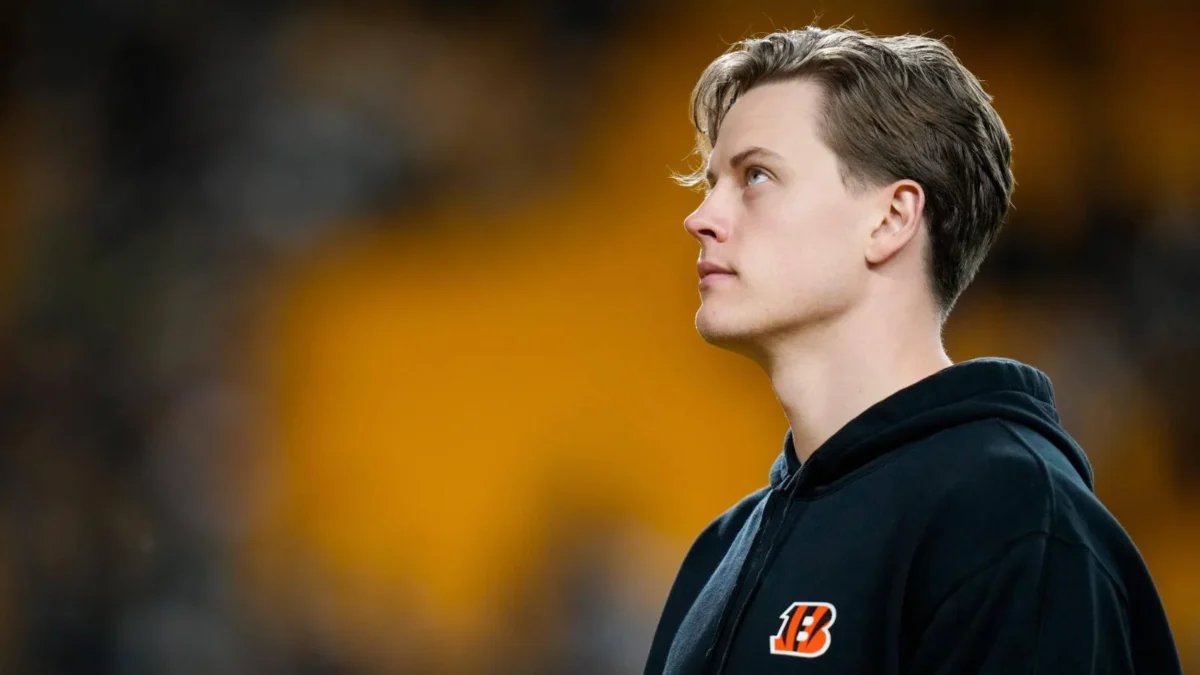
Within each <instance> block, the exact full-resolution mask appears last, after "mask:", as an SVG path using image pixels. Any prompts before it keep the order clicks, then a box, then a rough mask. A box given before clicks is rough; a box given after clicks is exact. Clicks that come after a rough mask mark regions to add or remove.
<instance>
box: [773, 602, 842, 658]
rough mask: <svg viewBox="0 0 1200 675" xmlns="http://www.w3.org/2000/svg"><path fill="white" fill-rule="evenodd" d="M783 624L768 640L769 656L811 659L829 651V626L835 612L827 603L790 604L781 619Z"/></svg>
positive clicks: (834, 616)
mask: <svg viewBox="0 0 1200 675" xmlns="http://www.w3.org/2000/svg"><path fill="white" fill-rule="evenodd" d="M780 618H781V619H783V625H781V626H780V627H779V632H778V633H777V634H775V635H774V636H772V637H771V653H772V654H781V655H783V656H799V657H802V658H813V657H815V656H820V655H822V654H824V653H825V650H827V649H829V642H830V640H831V639H832V637H831V636H830V634H829V627H830V626H832V625H833V620H834V619H836V618H837V610H836V609H834V607H833V605H831V604H829V603H828V602H793V603H792V606H791V607H788V608H787V611H786V612H784V613H783V614H782V615H781V616H780Z"/></svg>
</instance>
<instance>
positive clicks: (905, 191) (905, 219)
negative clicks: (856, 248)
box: [866, 180, 925, 265]
mask: <svg viewBox="0 0 1200 675" xmlns="http://www.w3.org/2000/svg"><path fill="white" fill-rule="evenodd" d="M883 197H884V198H885V199H886V200H887V205H886V211H885V212H884V216H883V218H882V220H880V222H879V223H878V224H877V225H876V227H875V229H874V230H872V232H871V239H870V242H869V243H868V245H867V256H866V257H867V262H868V263H870V264H872V265H878V264H881V263H884V262H886V261H887V260H889V259H890V258H892V257H893V256H895V255H896V254H897V253H899V252H900V251H901V250H903V249H904V247H905V246H907V245H908V243H909V242H910V241H912V240H913V239H914V238H915V237H916V234H917V231H918V230H919V229H920V227H921V217H922V215H923V212H924V210H925V192H924V190H922V189H921V186H920V185H918V184H917V183H916V182H914V181H911V180H901V181H897V182H896V183H893V184H892V185H889V186H887V187H886V188H885V193H884V195H883Z"/></svg>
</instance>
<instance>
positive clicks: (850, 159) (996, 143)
mask: <svg viewBox="0 0 1200 675" xmlns="http://www.w3.org/2000/svg"><path fill="white" fill-rule="evenodd" d="M793 79H811V80H813V81H815V82H817V83H819V84H820V85H821V86H822V89H823V91H824V97H823V99H824V100H823V110H822V116H821V129H820V133H821V135H822V139H823V140H824V142H825V144H826V145H827V146H828V147H829V148H830V149H831V150H832V151H833V152H834V154H835V155H836V156H837V158H838V161H839V166H840V170H841V174H842V180H843V181H844V182H845V183H846V185H847V186H848V187H853V186H860V187H865V186H874V185H877V186H882V185H886V184H888V183H890V182H892V181H896V180H900V179H904V178H907V179H910V180H913V181H916V182H917V183H918V184H920V185H921V187H922V188H923V189H924V191H925V213H924V215H925V223H926V227H927V228H928V233H929V241H930V246H929V250H928V255H927V269H928V271H929V278H930V284H931V287H932V288H931V290H932V293H933V296H934V300H935V302H936V304H937V309H938V311H939V315H940V317H941V318H943V319H944V318H945V317H946V316H947V315H948V314H949V312H950V310H951V308H952V307H953V306H954V303H955V301H956V300H957V299H958V297H959V295H961V294H962V292H963V290H964V289H965V288H966V287H967V285H968V284H970V282H971V280H972V279H973V278H974V277H975V274H976V272H978V270H979V267H980V265H981V264H982V263H983V259H984V258H985V257H986V256H987V253H988V251H989V250H990V249H991V247H992V245H993V244H994V243H995V241H996V238H997V236H998V235H999V234H1000V227H1001V224H1002V222H1003V220H1004V216H1005V214H1006V213H1007V212H1008V207H1009V203H1010V199H1011V196H1012V190H1013V175H1012V170H1011V168H1010V163H1011V159H1012V141H1011V139H1010V138H1009V136H1008V132H1007V131H1006V130H1005V128H1004V123H1003V122H1002V121H1001V120H1000V116H999V115H998V114H997V113H996V111H995V110H994V109H993V108H992V105H991V101H992V98H991V96H989V95H988V94H987V93H986V92H985V91H984V90H983V87H982V86H981V85H980V83H979V80H978V79H977V78H976V77H975V76H974V75H973V74H971V72H970V71H969V70H967V68H966V67H965V66H964V65H963V64H962V63H961V62H960V61H959V60H958V58H956V57H955V55H954V53H953V52H952V51H951V50H950V48H949V47H947V46H946V45H945V44H943V43H942V42H940V41H938V40H935V39H932V38H928V37H923V36H916V35H901V36H895V37H876V36H873V35H869V34H866V33H861V32H858V31H853V30H847V29H841V28H837V29H821V28H816V27H808V28H805V29H803V30H794V31H786V32H776V33H772V34H770V35H767V36H766V37H761V38H750V39H746V40H742V41H741V42H738V43H735V44H734V45H733V46H732V47H731V48H730V50H729V51H727V52H726V53H725V54H723V55H722V56H720V57H718V58H717V59H716V60H714V61H713V62H712V63H711V64H709V66H708V68H707V69H705V71H704V74H703V75H702V76H701V77H700V80H699V82H697V84H696V88H695V90H694V91H693V92H692V99H691V113H692V123H693V124H694V125H695V127H696V132H697V141H696V151H697V153H698V154H699V155H700V157H701V158H702V159H703V160H704V161H705V163H707V161H708V158H709V156H710V155H711V152H712V148H713V146H714V145H715V144H716V141H717V135H718V134H719V133H720V130H721V122H722V121H723V120H724V118H725V116H726V114H728V112H729V110H730V108H732V107H733V104H734V103H735V102H737V100H738V99H739V98H740V97H741V96H742V95H743V94H745V93H746V92H747V91H749V90H750V89H752V88H754V87H756V86H758V85H761V84H767V83H773V82H779V81H786V80H793ZM705 171H706V167H701V168H700V169H699V170H698V171H696V172H695V173H692V174H689V175H686V176H681V177H678V180H679V182H680V183H682V184H684V185H688V186H696V185H699V184H700V183H701V182H702V181H704V176H705Z"/></svg>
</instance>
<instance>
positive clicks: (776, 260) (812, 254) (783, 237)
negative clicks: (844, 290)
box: [763, 196, 863, 295]
mask: <svg viewBox="0 0 1200 675" xmlns="http://www.w3.org/2000/svg"><path fill="white" fill-rule="evenodd" d="M856 217H858V215H857V213H856V211H855V210H854V209H853V208H852V205H848V204H846V203H845V201H844V200H841V199H831V198H821V197H817V196H810V198H808V199H806V200H794V201H793V202H792V203H791V204H789V208H786V209H781V211H780V213H778V214H776V217H775V218H774V219H772V223H773V228H772V230H773V232H772V234H773V236H772V237H770V239H771V240H772V241H771V242H770V243H768V246H767V248H766V250H765V251H763V255H765V256H767V257H768V259H769V261H770V268H771V269H772V270H773V276H775V277H776V278H775V281H776V283H778V284H779V285H780V287H781V288H785V289H787V290H788V294H789V295H795V294H798V293H803V294H808V293H813V292H818V293H822V292H827V291H833V290H834V289H836V288H839V287H844V286H846V285H847V284H848V283H850V282H851V281H852V280H853V278H854V274H855V271H856V270H858V269H859V268H861V267H862V266H863V257H862V251H861V250H859V248H860V247H859V246H858V245H857V241H856V236H855V232H856V224H855V218H856Z"/></svg>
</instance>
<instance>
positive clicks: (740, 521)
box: [688, 487, 771, 558]
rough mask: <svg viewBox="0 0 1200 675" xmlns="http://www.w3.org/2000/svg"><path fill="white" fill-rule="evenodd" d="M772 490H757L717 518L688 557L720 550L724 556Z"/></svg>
mask: <svg viewBox="0 0 1200 675" xmlns="http://www.w3.org/2000/svg"><path fill="white" fill-rule="evenodd" d="M770 491H771V488H769V487H764V488H762V489H760V490H756V491H754V492H752V493H750V494H749V495H747V496H745V497H743V498H742V500H741V501H739V502H738V503H736V504H734V505H733V506H732V507H730V508H729V509H728V510H727V511H725V513H722V514H721V515H720V516H717V518H716V520H714V521H712V522H711V523H709V524H708V527H706V528H704V530H703V531H702V532H701V533H700V535H699V536H698V537H696V541H695V543H694V544H692V552H691V553H689V554H688V557H689V558H690V557H692V555H693V554H694V553H696V552H697V550H698V549H699V550H707V549H714V548H715V549H719V550H720V551H721V552H722V555H723V554H724V551H725V549H728V548H729V545H730V544H732V543H733V540H734V538H735V537H737V535H738V532H740V531H741V530H742V526H744V525H745V524H746V520H748V519H749V518H750V514H751V513H753V512H754V509H755V508H757V507H758V505H759V504H761V503H762V502H763V500H765V499H766V498H767V493H769V492H770Z"/></svg>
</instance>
